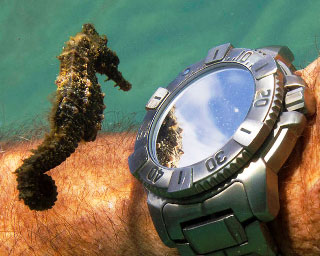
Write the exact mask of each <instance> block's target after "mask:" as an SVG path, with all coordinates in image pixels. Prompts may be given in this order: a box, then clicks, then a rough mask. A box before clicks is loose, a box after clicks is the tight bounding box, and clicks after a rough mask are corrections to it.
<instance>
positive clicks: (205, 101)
mask: <svg viewBox="0 0 320 256" xmlns="http://www.w3.org/2000/svg"><path fill="white" fill-rule="evenodd" d="M254 91H255V82H254V78H253V76H252V74H251V72H250V71H249V70H248V69H246V68H244V67H241V66H233V67H222V68H216V69H212V70H210V71H208V72H206V73H204V74H202V75H200V76H198V77H197V78H196V79H194V80H192V81H191V82H190V83H189V84H187V86H185V87H184V89H183V90H181V91H180V92H179V93H178V94H177V95H176V96H175V97H174V99H173V100H172V101H171V102H170V103H169V104H168V105H167V107H166V109H165V110H164V111H163V113H162V114H161V116H160V118H159V119H158V123H157V124H156V127H155V130H154V136H153V138H154V139H153V145H152V148H153V152H154V155H156V157H155V158H156V159H157V160H158V162H159V163H160V164H161V165H162V166H166V167H169V168H177V167H184V166H188V165H192V164H195V163H197V162H199V161H201V160H203V159H205V158H207V157H209V156H211V155H213V154H214V153H215V152H217V151H218V150H219V149H220V148H221V147H223V146H224V145H225V144H226V142H227V141H228V140H229V139H230V138H231V137H232V136H233V134H234V133H235V131H236V130H237V128H238V127H239V126H240V124H241V123H242V122H243V121H244V119H245V117H246V116H247V114H248V112H249V110H250V107H251V105H252V101H253V97H254Z"/></svg>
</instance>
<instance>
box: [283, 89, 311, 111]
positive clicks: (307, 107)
mask: <svg viewBox="0 0 320 256" xmlns="http://www.w3.org/2000/svg"><path fill="white" fill-rule="evenodd" d="M285 106H286V109H287V110H288V111H300V112H302V113H303V114H306V115H313V114H314V113H315V111H316V101H315V98H314V97H313V94H312V92H311V91H310V89H309V88H308V87H299V88H296V89H293V90H292V91H289V92H288V93H287V94H286V98H285Z"/></svg>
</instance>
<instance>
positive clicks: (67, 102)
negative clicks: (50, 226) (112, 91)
mask: <svg viewBox="0 0 320 256" xmlns="http://www.w3.org/2000/svg"><path fill="white" fill-rule="evenodd" d="M107 42H108V40H107V38H106V36H100V35H99V34H98V33H97V31H96V30H95V28H94V26H93V25H92V24H84V25H83V27H82V31H81V32H80V33H78V34H77V35H75V36H74V37H71V38H70V40H69V41H67V42H66V45H65V47H64V48H63V51H62V53H61V54H60V55H59V56H58V59H59V60H60V72H59V75H58V77H57V79H56V85H57V92H56V98H55V103H54V105H53V108H52V111H51V115H50V128H51V129H50V133H49V134H47V135H46V136H45V139H44V140H43V142H42V143H41V145H40V146H39V147H38V148H37V149H35V150H32V152H33V154H32V155H31V156H30V157H29V158H27V159H25V160H24V161H23V164H22V165H21V166H20V167H19V168H18V169H17V170H16V171H15V173H16V175H17V182H18V190H19V199H23V200H24V202H25V204H26V205H28V206H29V207H30V209H33V210H46V209H49V208H51V207H52V206H53V205H54V202H55V201H56V196H57V188H56V186H55V183H54V181H53V180H52V179H51V177H50V176H48V175H45V174H44V173H45V172H47V171H48V170H50V169H52V168H54V167H56V166H58V165H59V164H61V163H62V162H63V161H64V160H65V159H66V158H67V157H69V156H70V154H72V153H73V152H74V151H75V149H76V148H77V146H78V143H79V142H80V141H81V140H84V141H94V140H95V138H96V136H97V132H98V130H100V129H101V122H102V120H103V118H104V116H103V110H104V109H105V105H104V103H103V98H104V94H103V93H102V92H101V87H100V85H99V84H98V79H97V77H96V73H100V74H104V75H106V76H107V77H108V79H111V80H113V81H115V83H116V85H115V86H119V87H120V89H122V90H124V91H127V90H130V88H131V84H130V83H129V82H127V81H126V80H125V79H124V78H123V76H122V74H121V72H119V71H118V65H119V62H120V61H119V58H118V57H117V55H116V53H115V52H113V51H112V50H110V49H109V48H108V47H107Z"/></svg>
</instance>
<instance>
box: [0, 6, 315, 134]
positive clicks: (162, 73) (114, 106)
mask: <svg viewBox="0 0 320 256" xmlns="http://www.w3.org/2000/svg"><path fill="white" fill-rule="evenodd" d="M84 23H93V24H94V25H95V27H96V29H97V31H98V33H99V34H105V35H107V37H108V40H109V42H108V47H110V48H111V49H112V50H114V51H115V52H116V53H117V55H118V56H119V58H120V65H119V70H120V71H121V72H122V74H123V76H124V77H125V78H126V79H127V80H128V81H130V82H131V83H132V85H133V87H132V89H131V90H130V91H129V92H122V91H119V90H118V89H116V88H113V84H114V83H113V82H112V81H110V82H105V81H104V79H105V77H98V79H99V83H100V84H101V86H102V90H103V91H104V92H105V94H106V96H105V100H104V101H105V104H106V105H107V108H106V110H105V112H104V114H105V120H104V125H103V128H104V130H113V131H115V130H117V129H118V128H119V129H120V128H121V127H118V128H117V125H118V126H119V123H122V124H121V125H122V128H123V122H124V123H130V124H139V123H140V122H141V120H142V119H143V117H144V115H145V110H144V107H145V104H146V102H147V101H148V99H149V98H150V97H151V95H152V94H153V92H154V91H155V90H156V88H158V87H160V86H161V87H166V86H167V85H168V83H170V82H171V81H172V80H173V79H174V78H175V76H176V75H177V74H178V73H179V72H180V71H182V70H183V69H184V68H185V67H186V66H188V65H190V64H192V63H194V62H197V61H199V60H201V59H203V58H204V57H205V56H206V54H207V52H208V50H209V49H210V48H212V47H213V46H217V45H219V44H223V43H226V42H231V43H232V44H233V45H234V46H235V47H243V48H258V47H262V46H268V45H287V46H288V47H289V48H290V49H291V50H292V51H293V53H294V55H295V62H294V64H295V66H296V67H297V68H298V69H299V68H303V67H305V66H306V65H308V64H309V63H310V62H311V61H313V60H314V59H315V58H316V57H317V56H318V47H319V48H320V42H319V40H320V1H318V0H304V1H302V0H254V1H253V0H252V1H250V0H161V1H155V0H95V1H92V0H79V1H75V0H69V1H66V0H51V1H44V0H0V43H1V47H0V57H1V60H0V131H1V130H2V131H4V130H7V131H10V132H12V133H13V132H14V131H18V132H17V134H19V132H21V131H19V130H21V129H22V130H23V129H27V128H28V127H29V128H30V127H33V128H36V126H41V125H43V126H44V127H47V126H48V114H49V112H50V109H51V102H50V98H52V96H53V95H54V92H55V91H56V85H55V83H54V81H55V79H56V77H57V75H58V73H59V64H60V63H59V61H58V59H57V58H56V56H57V55H59V54H60V53H61V51H62V47H63V46H64V42H66V41H67V40H69V37H70V36H74V35H75V34H76V33H77V32H80V31H81V27H82V25H83V24H84Z"/></svg>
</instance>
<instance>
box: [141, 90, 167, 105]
mask: <svg viewBox="0 0 320 256" xmlns="http://www.w3.org/2000/svg"><path fill="white" fill-rule="evenodd" d="M168 93H169V92H168V90H167V89H165V88H162V87H159V88H158V89H157V90H156V91H155V93H154V94H153V95H152V96H151V98H150V100H149V101H148V103H147V105H146V109H147V110H150V109H156V108H157V107H158V106H159V105H160V103H161V101H163V99H164V98H165V97H166V96H167V94H168Z"/></svg>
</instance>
